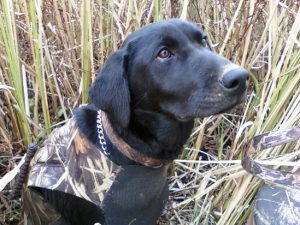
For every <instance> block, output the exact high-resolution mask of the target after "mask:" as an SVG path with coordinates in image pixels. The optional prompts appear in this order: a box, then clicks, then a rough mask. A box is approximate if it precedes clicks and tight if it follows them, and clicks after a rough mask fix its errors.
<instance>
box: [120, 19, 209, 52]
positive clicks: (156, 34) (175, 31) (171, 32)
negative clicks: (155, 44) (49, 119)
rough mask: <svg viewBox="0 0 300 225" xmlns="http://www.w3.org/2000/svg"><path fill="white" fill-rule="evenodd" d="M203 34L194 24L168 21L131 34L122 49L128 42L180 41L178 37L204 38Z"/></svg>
mask: <svg viewBox="0 0 300 225" xmlns="http://www.w3.org/2000/svg"><path fill="white" fill-rule="evenodd" d="M205 36H206V35H205V33H204V32H203V31H202V30H201V29H200V28H199V27H198V26H197V25H196V24H194V23H192V22H188V21H184V20H179V19H170V20H164V21H160V22H156V23H153V24H150V25H147V26H145V27H142V28H141V29H139V30H137V31H135V32H133V33H131V34H130V35H129V36H128V37H127V38H126V39H125V41H124V43H123V45H122V46H123V47H124V46H126V45H127V44H128V43H130V42H134V41H142V40H144V39H147V40H162V39H164V38H170V37H173V38H174V39H180V37H187V38H188V39H201V38H204V37H205Z"/></svg>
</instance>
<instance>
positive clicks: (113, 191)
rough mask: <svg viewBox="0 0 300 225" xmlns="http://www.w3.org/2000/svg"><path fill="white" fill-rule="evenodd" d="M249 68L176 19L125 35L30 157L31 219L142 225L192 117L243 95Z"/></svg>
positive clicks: (162, 197) (152, 213) (156, 203)
mask: <svg viewBox="0 0 300 225" xmlns="http://www.w3.org/2000/svg"><path fill="white" fill-rule="evenodd" d="M247 77H248V73H247V71H246V70H245V69H243V68H241V67H239V66H237V65H235V64H233V63H231V62H230V61H228V60H227V59H225V58H223V57H221V56H219V55H217V54H216V53H214V52H213V51H212V50H211V49H210V46H209V44H208V41H207V36H206V35H205V34H204V32H203V31H202V30H200V29H199V28H198V26H196V25H195V24H193V23H191V22H187V21H182V20H178V19H172V20H166V21H162V22H158V23H154V24H151V25H148V26H146V27H144V28H142V29H140V30H139V31H136V32H134V33H132V34H131V35H129V37H128V38H127V39H126V40H125V42H124V43H123V45H122V47H121V48H120V49H119V50H118V51H116V52H114V53H112V54H111V55H110V57H109V58H108V59H107V61H106V63H105V65H104V67H103V69H102V71H101V73H100V74H99V76H97V78H96V80H95V82H94V83H93V85H92V87H91V88H90V92H89V94H90V104H89V105H87V106H82V107H80V108H78V109H77V110H76V111H75V113H74V115H75V116H74V117H73V119H71V120H70V121H69V122H68V124H67V125H65V126H63V127H62V128H59V129H56V130H54V131H53V133H52V134H51V135H50V136H49V138H48V139H47V140H46V141H45V142H44V145H43V147H42V148H41V149H39V150H38V151H37V153H36V154H35V156H34V158H33V160H32V162H31V165H30V174H29V179H28V183H27V188H26V189H25V191H24V195H23V196H24V208H25V216H26V217H27V220H28V221H30V223H31V224H34V225H37V224H43V225H44V224H52V225H53V224H56V225H58V224H60V225H62V224H97V223H98V224H107V225H125V224H126V225H127V224H137V225H151V224H155V221H156V220H157V218H158V217H159V216H160V214H161V212H162V210H163V208H164V205H165V203H166V201H167V198H168V186H167V182H166V168H167V165H168V164H169V163H170V162H171V161H172V160H174V159H176V158H177V157H178V155H179V154H180V151H181V150H182V148H183V145H184V144H185V142H186V140H187V139H188V137H189V135H190V133H191V130H192V128H193V119H194V118H196V117H205V116H210V115H214V114H219V113H222V112H224V111H226V110H229V109H231V108H232V107H234V106H235V105H237V104H239V103H240V102H241V101H242V100H243V99H244V97H245V90H246V80H247Z"/></svg>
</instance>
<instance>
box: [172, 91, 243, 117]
mask: <svg viewBox="0 0 300 225" xmlns="http://www.w3.org/2000/svg"><path fill="white" fill-rule="evenodd" d="M245 100H246V92H244V93H243V94H241V95H240V96H239V97H237V96H236V97H235V98H228V99H226V100H219V101H215V102H207V103H205V104H204V103H201V104H199V105H200V106H198V107H196V109H195V110H193V111H192V112H188V111H186V112H183V113H181V114H177V115H175V117H176V119H177V120H179V121H181V122H188V121H191V120H193V119H194V118H203V117H209V116H214V115H219V114H222V113H226V112H229V111H230V110H232V109H233V108H235V107H236V106H237V105H239V104H241V103H243V102H245Z"/></svg>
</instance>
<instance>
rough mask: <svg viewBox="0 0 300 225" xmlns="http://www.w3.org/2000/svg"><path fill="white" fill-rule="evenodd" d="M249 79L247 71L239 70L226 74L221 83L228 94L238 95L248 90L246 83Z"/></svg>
mask: <svg viewBox="0 0 300 225" xmlns="http://www.w3.org/2000/svg"><path fill="white" fill-rule="evenodd" d="M248 77H249V73H248V71H247V70H245V69H243V68H237V69H233V70H230V71H228V72H226V73H225V74H224V75H223V76H222V77H221V78H220V83H221V86H222V87H223V89H225V91H226V92H232V93H237V92H240V91H244V90H245V89H246V81H247V79H248Z"/></svg>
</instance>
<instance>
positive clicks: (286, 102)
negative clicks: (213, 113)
mask: <svg viewBox="0 0 300 225" xmlns="http://www.w3.org/2000/svg"><path fill="white" fill-rule="evenodd" d="M171 17H178V18H182V19H190V20H192V21H194V22H196V23H198V24H199V26H200V27H202V28H203V29H204V30H205V32H206V33H207V35H208V37H209V39H210V42H211V43H212V45H213V46H214V50H215V51H216V52H219V53H220V54H221V55H223V56H225V57H227V58H229V59H231V60H232V61H234V62H236V63H238V64H240V65H242V66H244V67H245V68H247V69H248V70H249V71H250V72H251V82H250V83H251V84H250V88H249V92H248V98H247V101H246V103H245V104H244V105H242V106H240V107H239V108H238V109H237V110H236V111H233V112H231V113H227V114H224V115H222V116H217V117H209V118H205V119H201V120H198V121H196V125H195V129H194V132H193V134H192V136H191V138H190V140H189V143H188V144H187V145H186V147H185V149H184V152H183V154H182V156H181V158H180V159H179V160H177V161H176V162H175V164H174V173H173V174H171V176H170V189H171V197H170V202H169V203H168V205H167V209H168V210H167V211H166V212H165V213H164V215H163V217H162V218H161V220H160V221H161V222H160V224H218V225H221V224H224V225H231V224H232V225H236V224H244V222H245V220H246V218H247V217H248V215H249V213H250V210H251V205H252V204H253V197H254V196H255V193H256V190H257V188H258V187H259V185H260V184H261V181H259V180H257V179H255V178H253V177H252V176H251V175H248V174H247V173H246V172H245V171H243V170H242V168H241V165H240V159H241V157H242V153H243V151H245V150H246V149H245V142H246V141H247V140H249V139H251V138H252V137H253V136H254V135H256V134H259V133H262V132H265V131H269V130H277V129H281V128H288V127H291V126H294V125H296V124H299V123H300V94H299V93H300V85H299V84H300V51H299V49H300V36H299V29H300V26H299V24H300V12H299V1H292V0H290V1H276V0H270V1H263V0H261V1H254V0H239V1H227V0H213V1H203V0H198V1H196V0H181V1H179V0H173V1H171V0H154V1H150V0H132V1H130V0H120V1H104V0H87V1H70V0H66V1H53V0H43V1H42V0H35V1H29V0H9V1H1V2H0V58H1V60H0V96H1V98H0V152H1V156H0V163H1V166H0V176H2V175H3V174H4V173H5V172H6V171H7V170H9V169H10V168H12V167H13V166H14V164H15V162H16V161H17V159H18V157H16V156H17V155H22V154H23V149H24V148H26V146H27V145H28V143H30V142H32V141H36V140H37V139H39V138H41V137H43V136H44V135H45V134H47V133H49V132H50V130H51V128H53V127H55V126H58V125H60V124H62V123H64V121H65V120H67V119H68V118H69V117H70V116H71V111H72V109H74V108H75V107H77V106H79V105H80V104H82V103H86V102H87V90H88V87H89V85H90V83H91V82H92V80H93V79H94V78H95V74H96V72H97V71H99V69H100V68H101V66H102V65H103V62H104V61H105V59H106V57H107V56H108V54H109V53H110V52H111V51H113V50H116V49H117V48H118V46H119V45H120V44H121V42H122V41H123V40H124V38H125V37H126V36H127V35H128V34H129V33H130V32H132V31H134V30H136V29H138V28H139V27H141V26H143V25H145V24H148V23H151V22H153V21H157V20H161V19H166V18H171ZM299 147H300V144H299V143H298V144H289V145H286V146H279V147H276V148H274V149H271V150H269V151H267V152H263V153H261V154H259V155H257V158H260V159H265V158H268V159H269V164H271V165H272V164H274V165H277V167H278V165H279V164H280V163H278V160H277V161H275V158H276V157H278V156H281V158H280V160H281V161H282V162H283V161H293V160H296V159H297V158H299V154H298V155H297V154H294V155H291V154H290V152H292V151H295V150H299ZM13 156H14V158H12V157H13ZM200 156H202V159H205V158H207V159H206V160H204V161H203V160H202V161H201V157H200ZM208 160H210V161H209V162H208ZM7 192H8V190H5V191H4V192H3V193H0V199H1V202H0V209H1V213H0V223H1V224H17V222H16V221H18V220H19V213H18V210H17V209H18V208H17V209H16V208H15V207H18V202H16V201H14V202H9V201H7V198H6V194H7ZM166 221H170V222H166Z"/></svg>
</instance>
